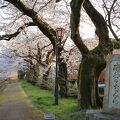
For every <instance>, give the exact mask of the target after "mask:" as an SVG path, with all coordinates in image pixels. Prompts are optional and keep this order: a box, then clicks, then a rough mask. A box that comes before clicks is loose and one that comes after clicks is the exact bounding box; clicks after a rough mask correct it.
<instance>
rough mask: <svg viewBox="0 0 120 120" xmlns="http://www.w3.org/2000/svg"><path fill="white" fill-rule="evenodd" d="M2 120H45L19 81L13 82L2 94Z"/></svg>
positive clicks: (0, 107) (0, 116)
mask: <svg viewBox="0 0 120 120" xmlns="http://www.w3.org/2000/svg"><path fill="white" fill-rule="evenodd" d="M0 120H43V113H42V112H41V111H39V110H37V109H36V108H34V107H33V106H32V105H31V104H30V101H29V100H28V99H27V96H26V95H25V93H24V91H23V90H22V88H21V86H20V85H19V83H18V81H17V80H11V81H9V82H8V84H7V86H6V88H5V89H4V90H3V91H2V92H1V93H0Z"/></svg>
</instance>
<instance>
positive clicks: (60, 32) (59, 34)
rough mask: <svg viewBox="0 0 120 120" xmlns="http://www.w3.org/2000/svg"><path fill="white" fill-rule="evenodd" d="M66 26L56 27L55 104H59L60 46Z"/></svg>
mask: <svg viewBox="0 0 120 120" xmlns="http://www.w3.org/2000/svg"><path fill="white" fill-rule="evenodd" d="M64 31H65V29H64V28H57V29H56V41H55V55H56V76H55V92H54V96H55V98H54V99H55V100H54V102H55V105H58V81H59V59H60V53H59V48H60V47H61V40H62V38H63V36H64Z"/></svg>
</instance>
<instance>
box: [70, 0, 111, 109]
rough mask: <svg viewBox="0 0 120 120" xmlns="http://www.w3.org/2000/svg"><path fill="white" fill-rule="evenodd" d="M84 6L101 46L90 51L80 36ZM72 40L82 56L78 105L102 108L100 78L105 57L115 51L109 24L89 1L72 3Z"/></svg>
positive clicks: (86, 107) (77, 0)
mask: <svg viewBox="0 0 120 120" xmlns="http://www.w3.org/2000/svg"><path fill="white" fill-rule="evenodd" d="M82 6H83V7H84V9H85V11H86V13H87V14H88V16H89V17H90V18H91V20H92V22H93V24H94V25H95V27H96V34H97V36H98V38H99V44H98V46H97V47H96V48H94V49H93V50H91V51H90V50H88V48H87V46H85V44H84V43H83V42H82V38H81V37H80V34H79V30H80V29H79V22H80V17H81V16H80V12H81V8H82ZM70 25H71V38H72V39H73V41H74V43H75V44H76V46H77V47H78V49H79V50H80V52H81V54H82V61H81V64H80V68H79V74H78V105H79V108H80V109H88V108H97V107H101V106H102V103H101V100H100V98H99V95H98V77H99V74H100V73H101V71H102V70H103V69H104V68H105V65H106V62H105V59H104V58H105V57H106V56H107V55H108V54H109V53H111V51H112V50H113V47H112V43H111V41H110V39H109V35H108V28H107V24H106V22H105V20H104V18H103V16H102V15H101V14H100V13H99V12H98V11H97V10H96V9H95V8H94V7H93V6H92V4H91V3H90V1H89V0H85V1H83V0H72V1H71V23H70Z"/></svg>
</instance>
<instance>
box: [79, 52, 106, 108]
mask: <svg viewBox="0 0 120 120" xmlns="http://www.w3.org/2000/svg"><path fill="white" fill-rule="evenodd" d="M105 66H106V62H105V60H104V58H101V57H98V56H95V55H92V54H91V53H90V54H88V55H87V56H84V57H83V58H82V61H81V65H80V69H79V76H78V80H79V82H78V91H79V93H78V103H79V104H78V105H79V108H80V109H88V108H98V107H102V101H101V100H100V98H99V94H98V77H99V74H100V72H101V71H102V70H103V69H104V68H105Z"/></svg>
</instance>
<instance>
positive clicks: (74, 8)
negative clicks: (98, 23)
mask: <svg viewBox="0 0 120 120" xmlns="http://www.w3.org/2000/svg"><path fill="white" fill-rule="evenodd" d="M83 2H84V0H72V1H71V4H70V5H71V18H70V25H71V38H72V40H73V41H74V43H75V45H76V46H77V47H78V49H79V50H80V52H81V54H87V53H88V48H87V47H86V46H85V44H84V43H83V41H82V39H81V37H80V34H79V23H80V11H81V7H82V4H83Z"/></svg>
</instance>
